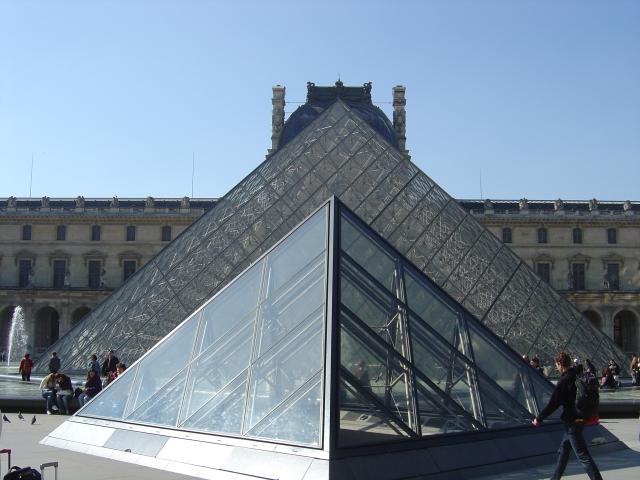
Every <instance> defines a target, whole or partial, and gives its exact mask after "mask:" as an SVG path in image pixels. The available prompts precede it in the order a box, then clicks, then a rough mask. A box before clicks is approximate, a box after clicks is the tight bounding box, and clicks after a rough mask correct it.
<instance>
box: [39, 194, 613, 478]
mask: <svg viewBox="0 0 640 480" xmlns="http://www.w3.org/2000/svg"><path fill="white" fill-rule="evenodd" d="M551 391H552V385H551V384H550V383H549V382H548V381H547V380H546V379H544V378H543V377H542V376H540V374H539V373H538V372H536V371H535V370H534V369H532V368H531V367H530V366H529V365H527V364H526V363H524V362H522V360H521V359H520V357H519V355H518V354H517V353H516V352H514V351H513V350H511V349H510V348H509V347H508V346H506V345H505V344H504V343H503V342H502V341H501V340H500V339H499V338H498V337H496V336H495V335H494V334H493V333H491V332H490V331H489V330H488V329H487V328H486V327H485V326H483V325H482V324H481V323H480V322H479V321H478V320H477V319H476V318H474V317H473V315H471V314H470V313H469V312H468V311H467V310H466V309H465V308H463V307H461V306H460V305H459V304H458V303H457V302H455V301H454V300H453V299H452V298H451V297H449V296H448V295H447V294H446V293H445V292H444V291H443V290H442V289H441V288H439V287H438V286H437V285H436V284H434V283H433V282H432V281H430V280H429V279H428V278H427V277H426V276H425V275H424V274H423V273H422V272H420V270H418V269H417V268H415V267H414V266H413V265H412V264H411V263H410V262H409V261H407V260H406V259H405V258H404V257H403V256H402V255H400V254H399V253H398V252H397V251H396V250H395V249H393V248H392V247H391V246H390V245H389V244H388V243H387V242H385V241H384V240H383V239H382V238H380V237H379V236H378V235H377V234H376V233H375V232H373V230H371V229H370V227H368V226H367V225H366V223H364V222H362V221H361V220H360V219H359V218H358V217H357V215H355V214H354V213H353V212H351V211H349V210H348V209H347V208H346V207H345V206H344V205H342V204H341V203H340V202H339V201H337V200H336V199H332V200H330V201H329V202H328V203H327V204H326V205H324V206H322V207H320V209H319V210H318V211H317V212H315V213H314V214H312V215H311V216H310V217H309V218H308V219H306V220H305V221H304V222H303V223H302V224H301V225H300V226H299V227H297V228H295V229H294V230H293V231H292V232H291V233H290V234H289V235H288V236H286V238H284V239H283V240H282V241H281V242H279V243H278V244H277V245H276V246H275V247H274V248H273V249H271V250H270V251H268V252H267V253H266V254H265V255H264V256H263V257H262V258H260V259H259V260H257V261H256V262H255V263H254V264H253V265H251V266H250V267H249V268H248V269H247V270H245V271H244V272H242V273H241V274H240V275H239V276H238V277H237V278H236V279H234V280H232V281H231V282H230V283H229V284H228V285H227V287H225V288H224V289H223V290H222V291H220V292H219V293H217V294H216V295H214V296H213V298H211V299H208V300H207V301H206V303H205V304H204V305H203V306H202V307H200V308H199V309H197V310H196V311H195V312H194V313H193V314H191V315H189V316H188V318H186V320H184V321H183V322H182V323H181V324H180V325H179V326H178V327H177V328H176V329H175V330H174V331H172V332H171V333H170V334H169V335H168V336H167V337H165V338H164V339H163V340H161V341H160V342H159V343H158V344H157V345H156V346H155V347H154V348H153V349H152V350H151V351H149V352H148V353H147V354H145V355H144V356H143V357H142V358H141V359H140V360H139V361H138V362H136V363H135V364H134V365H133V366H132V367H131V368H130V369H128V370H127V371H126V372H125V373H124V374H123V375H122V376H121V377H120V378H118V379H117V380H116V381H115V382H113V383H112V384H111V385H110V386H109V387H108V388H107V389H106V390H104V391H103V392H102V393H100V394H99V395H98V396H97V397H96V398H94V399H93V400H92V401H91V402H90V403H89V404H88V405H86V406H85V407H84V408H83V409H81V410H80V411H79V412H78V413H77V414H76V416H74V417H73V418H71V419H70V420H69V421H67V422H65V423H64V424H63V425H62V426H60V427H59V428H58V429H57V430H55V431H54V432H52V433H51V434H50V435H49V436H48V437H47V438H46V439H45V440H44V443H46V444H48V445H53V446H60V447H63V448H67V449H72V450H78V451H85V452H87V453H93V454H96V455H101V456H108V457H109V458H114V459H119V460H124V461H129V462H135V463H143V464H145V465H148V466H153V467H156V468H162V469H168V470H173V471H178V472H182V473H188V474H191V475H194V476H199V477H204V478H226V477H223V476H221V475H228V474H230V473H233V474H239V475H241V476H242V475H247V476H259V477H261V478H299V479H320V478H325V479H326V478H352V477H350V476H349V474H348V473H345V472H346V471H347V470H348V471H350V470H351V469H353V468H355V465H356V464H357V463H358V462H362V461H364V460H363V459H366V458H368V460H367V461H374V462H380V459H381V458H386V460H385V461H383V462H382V463H381V464H380V468H384V471H385V472H386V475H387V476H385V477H384V478H398V477H399V476H400V477H401V476H406V474H407V472H408V473H410V474H411V475H412V476H415V475H422V474H426V473H434V471H440V472H445V471H447V470H448V468H447V467H446V461H447V459H449V461H451V455H452V454H454V452H453V451H452V450H451V446H449V450H446V451H445V453H442V452H441V453H440V454H438V446H439V445H440V446H441V442H442V441H443V440H444V441H447V440H449V441H450V440H451V439H452V438H453V439H454V440H455V444H454V445H459V448H460V449H465V448H469V446H470V443H472V444H473V445H474V446H473V448H474V449H476V450H477V449H480V451H482V450H483V448H484V449H486V448H487V447H486V445H484V446H483V444H482V441H479V439H478V435H480V437H481V438H484V437H486V436H487V435H488V434H489V435H495V434H496V432H498V433H499V435H500V437H501V438H502V439H503V440H504V439H505V438H507V437H511V438H512V439H513V437H514V436H515V437H518V438H517V439H516V440H514V441H516V442H526V444H531V445H530V446H529V447H527V448H524V449H523V448H518V449H514V448H505V449H504V451H503V452H500V453H499V454H497V453H496V452H495V451H493V457H491V462H489V463H499V464H500V465H501V467H500V468H504V465H503V463H504V462H505V461H512V462H514V461H516V460H517V459H518V458H521V457H523V456H524V454H525V452H526V455H531V454H532V450H531V449H534V451H533V454H534V455H535V454H537V455H541V454H545V453H550V452H547V451H546V450H545V449H547V450H550V451H551V450H553V449H554V448H555V446H556V444H555V443H549V441H548V439H546V437H545V440H544V441H541V440H540V439H538V440H537V441H536V439H535V438H533V439H532V438H524V437H535V436H536V435H549V434H550V433H551V434H553V433H558V427H559V425H558V423H555V424H553V422H552V424H551V425H550V427H548V428H547V429H545V430H542V431H538V430H536V429H532V428H531V427H530V426H529V427H527V425H528V424H529V423H530V422H531V419H532V418H533V416H534V415H536V414H537V413H538V412H539V410H540V409H541V407H542V406H544V404H545V403H546V401H547V400H548V397H549V395H550V393H551ZM597 428H598V434H599V435H605V437H606V443H607V444H608V445H609V447H611V446H615V445H616V444H617V441H616V439H615V438H614V437H611V436H610V435H607V434H606V431H605V430H604V429H601V428H600V427H597ZM532 430H535V431H532ZM603 432H604V433H603ZM389 446H392V447H393V448H394V449H395V450H396V451H395V452H393V453H388V452H387V453H385V454H383V455H382V456H381V454H380V453H378V452H377V450H376V449H379V448H385V449H389ZM535 449H537V450H535ZM461 451H462V450H460V451H459V452H458V453H457V454H455V455H458V454H459V453H460V452H461ZM447 452H448V453H447ZM418 454H421V455H424V456H427V457H428V458H430V460H431V463H429V462H427V460H425V459H423V460H422V461H420V462H413V463H412V464H410V465H405V466H403V468H402V469H400V471H401V474H400V473H399V472H398V471H396V470H397V465H396V463H397V462H398V461H399V460H400V459H401V458H402V457H403V456H406V455H418ZM240 458H244V459H245V461H242V462H240V461H239V459H240ZM373 458H375V460H373ZM480 458H482V457H480ZM353 462H356V463H353ZM484 462H485V464H486V463H487V462H486V457H485V459H484ZM427 464H428V465H427ZM292 465H295V468H293V467H292ZM485 466H486V465H485ZM345 469H346V470H345ZM234 478H237V477H234ZM247 478H248V477H247Z"/></svg>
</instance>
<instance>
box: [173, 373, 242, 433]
mask: <svg viewBox="0 0 640 480" xmlns="http://www.w3.org/2000/svg"><path fill="white" fill-rule="evenodd" d="M248 374H249V369H248V368H247V369H245V370H243V371H242V373H241V374H239V375H238V376H237V377H235V378H234V379H233V380H232V381H231V382H229V383H228V384H227V385H225V386H224V387H223V388H222V389H220V390H218V391H216V393H215V394H214V395H213V396H211V397H210V398H209V400H208V401H207V402H206V403H204V404H203V405H200V406H199V408H197V409H194V411H193V413H191V414H190V415H189V417H187V418H186V420H184V421H183V422H182V423H181V424H180V427H182V428H185V429H188V430H202V431H205V432H212V433H222V434H229V435H237V436H240V435H241V434H242V417H243V412H244V404H245V398H246V391H247V376H248Z"/></svg>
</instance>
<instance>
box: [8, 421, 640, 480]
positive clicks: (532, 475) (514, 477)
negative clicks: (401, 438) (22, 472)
mask: <svg viewBox="0 0 640 480" xmlns="http://www.w3.org/2000/svg"><path fill="white" fill-rule="evenodd" d="M7 416H8V417H9V419H10V420H11V422H12V423H4V424H3V430H2V436H1V437H0V448H11V449H12V450H13V455H12V462H13V464H14V465H20V466H26V465H30V466H32V467H34V468H39V465H40V464H41V463H44V462H50V461H58V462H59V463H60V469H59V476H58V477H59V479H60V480H85V479H97V480H106V479H122V480H133V479H139V480H147V479H148V480H151V479H161V480H168V479H175V480H183V479H184V480H186V479H192V478H193V477H188V476H185V475H180V474H177V473H171V472H164V471H161V470H156V469H152V468H147V467H142V466H137V465H133V464H130V463H124V462H119V461H115V460H109V459H107V458H100V457H95V456H93V455H83V454H80V453H76V452H71V451H67V450H61V449H58V448H53V447H48V446H44V445H40V444H39V443H38V442H39V441H40V440H41V439H43V438H44V437H45V436H46V435H47V434H48V433H49V432H51V431H52V430H54V429H55V428H56V427H57V426H58V425H60V424H61V423H62V422H63V421H64V420H65V419H66V418H68V417H66V416H63V415H40V414H36V420H37V421H36V424H35V425H31V424H30V420H31V418H32V417H33V414H27V415H25V417H26V419H25V420H24V421H20V420H19V419H18V417H17V414H16V413H15V412H7ZM602 423H603V425H604V426H605V427H607V428H608V429H609V430H611V432H612V433H613V434H614V435H616V436H617V437H618V438H619V439H620V440H622V441H623V442H625V443H626V444H627V445H628V446H629V447H630V449H629V450H624V451H618V452H614V453H608V454H605V455H600V456H596V462H597V463H598V466H599V467H600V469H601V470H602V473H603V477H604V478H605V480H637V479H640V441H639V440H638V433H639V431H640V421H639V420H637V419H619V420H618V419H613V420H604V421H603V422H602ZM0 460H1V461H2V475H4V474H5V473H6V468H7V465H6V461H7V459H6V455H2V457H1V458H0ZM552 470H553V466H552V465H549V466H543V467H537V468H528V469H526V470H520V471H515V472H508V473H505V474H502V475H500V477H499V478H500V479H502V480H542V479H548V478H549V477H550V475H551V472H552ZM0 478H2V477H1V476H0ZM47 478H49V479H51V478H53V476H52V475H49V476H47ZM490 478H491V479H495V478H497V477H496V476H491V477H483V478H482V480H488V479H490ZM563 478H566V479H568V480H582V479H587V478H588V477H587V476H586V475H585V474H584V473H583V471H582V467H581V466H580V465H579V464H577V463H576V462H575V460H572V461H571V463H570V464H569V467H568V469H567V475H566V476H565V477H563Z"/></svg>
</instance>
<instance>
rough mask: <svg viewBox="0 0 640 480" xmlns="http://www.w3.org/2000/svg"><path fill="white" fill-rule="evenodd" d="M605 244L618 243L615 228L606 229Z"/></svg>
mask: <svg viewBox="0 0 640 480" xmlns="http://www.w3.org/2000/svg"><path fill="white" fill-rule="evenodd" d="M607 243H610V244H615V243H618V231H617V230H616V229H615V228H607Z"/></svg>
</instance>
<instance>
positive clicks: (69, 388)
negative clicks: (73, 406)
mask: <svg viewBox="0 0 640 480" xmlns="http://www.w3.org/2000/svg"><path fill="white" fill-rule="evenodd" d="M56 386H57V387H58V392H57V396H58V405H60V406H61V407H62V413H64V414H65V415H69V404H70V402H71V399H72V398H73V385H72V384H71V379H70V378H69V377H68V376H67V375H65V374H64V373H57V374H56Z"/></svg>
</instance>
